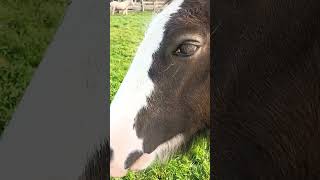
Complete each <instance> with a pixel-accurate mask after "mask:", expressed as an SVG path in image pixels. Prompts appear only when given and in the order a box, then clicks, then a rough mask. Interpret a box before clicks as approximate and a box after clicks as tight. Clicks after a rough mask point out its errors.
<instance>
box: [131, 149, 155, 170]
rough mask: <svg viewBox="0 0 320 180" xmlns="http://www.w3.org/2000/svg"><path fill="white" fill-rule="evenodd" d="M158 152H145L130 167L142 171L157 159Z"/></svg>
mask: <svg viewBox="0 0 320 180" xmlns="http://www.w3.org/2000/svg"><path fill="white" fill-rule="evenodd" d="M155 157H156V153H155V152H153V153H151V154H146V153H144V154H143V155H142V156H141V157H140V158H139V159H138V160H137V161H136V162H135V163H133V165H132V166H131V167H130V170H132V171H141V170H144V169H146V168H147V167H148V166H150V165H151V163H152V162H153V161H154V160H155Z"/></svg>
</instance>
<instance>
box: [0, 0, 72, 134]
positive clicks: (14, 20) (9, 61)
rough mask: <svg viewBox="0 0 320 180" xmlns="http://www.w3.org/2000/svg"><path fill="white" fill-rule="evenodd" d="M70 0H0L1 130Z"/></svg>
mask: <svg viewBox="0 0 320 180" xmlns="http://www.w3.org/2000/svg"><path fill="white" fill-rule="evenodd" d="M66 4H67V0H46V1H43V0H20V1H14V0H1V1H0V85H1V86H0V134H1V132H2V130H3V128H4V126H5V125H6V124H7V123H8V121H9V120H10V119H11V116H12V113H13V112H14V109H15V107H16V105H17V104H18V103H19V101H20V99H21V97H22V95H23V93H24V91H25V89H26V87H27V85H28V84H29V82H30V80H31V77H32V74H33V72H34V70H35V69H36V68H37V66H38V65H39V63H40V61H41V59H42V56H43V54H44V51H45V50H46V48H47V46H48V44H49V43H50V41H51V39H52V38H53V35H54V33H55V31H56V29H57V27H58V25H59V24H60V22H61V19H62V16H63V14H64V11H65V7H66Z"/></svg>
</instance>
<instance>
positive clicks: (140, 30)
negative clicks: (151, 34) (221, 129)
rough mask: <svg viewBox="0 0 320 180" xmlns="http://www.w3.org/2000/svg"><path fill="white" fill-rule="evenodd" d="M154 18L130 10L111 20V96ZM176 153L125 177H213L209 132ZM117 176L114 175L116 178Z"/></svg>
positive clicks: (184, 179) (134, 179) (186, 179)
mask: <svg viewBox="0 0 320 180" xmlns="http://www.w3.org/2000/svg"><path fill="white" fill-rule="evenodd" d="M151 18H152V13H151V12H137V13H129V15H127V16H123V15H118V14H117V15H114V16H111V21H110V28H111V29H110V54H111V59H110V85H111V87H110V88H111V89H110V96H111V97H110V98H111V100H112V98H113V96H114V95H115V93H116V91H117V89H118V88H119V86H120V84H121V82H122V80H123V78H124V76H125V74H126V72H127V70H128V68H129V66H130V63H131V60H132V58H133V56H134V54H135V51H136V50H137V47H138V45H139V43H140V42H141V41H142V39H143V35H144V32H145V30H146V28H147V25H148V23H149V22H150V20H151ZM186 150H187V151H183V152H180V153H177V154H176V155H173V156H172V157H171V158H170V159H169V160H168V162H166V163H165V164H160V163H155V164H154V165H153V166H152V167H150V168H148V169H146V170H144V171H142V172H138V173H133V172H130V173H129V174H128V175H127V176H126V177H124V178H117V179H123V180H137V179H141V180H156V179H170V180H171V179H172V180H179V179H181V180H189V179H190V180H191V179H209V177H210V146H209V138H208V132H203V133H201V134H200V135H199V136H198V137H196V138H195V139H194V140H193V141H192V143H191V144H190V147H188V148H186ZM112 179H114V178H112Z"/></svg>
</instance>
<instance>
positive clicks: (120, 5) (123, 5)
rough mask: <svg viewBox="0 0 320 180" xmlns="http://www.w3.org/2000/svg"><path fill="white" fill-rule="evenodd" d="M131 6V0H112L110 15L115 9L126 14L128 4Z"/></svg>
mask: <svg viewBox="0 0 320 180" xmlns="http://www.w3.org/2000/svg"><path fill="white" fill-rule="evenodd" d="M130 5H131V6H133V5H134V3H133V0H126V1H123V2H119V1H112V2H110V11H111V12H112V15H114V13H115V12H116V11H118V12H119V13H120V11H122V14H125V15H127V14H128V8H129V6H130Z"/></svg>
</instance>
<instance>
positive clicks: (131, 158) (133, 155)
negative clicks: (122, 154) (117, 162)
mask: <svg viewBox="0 0 320 180" xmlns="http://www.w3.org/2000/svg"><path fill="white" fill-rule="evenodd" d="M142 154H143V152H142V151H134V152H132V153H130V154H129V156H128V158H127V160H126V161H125V162H124V168H125V169H128V168H129V167H130V166H131V165H132V164H133V163H134V162H135V161H136V160H138V159H139V158H140V157H141V156H142Z"/></svg>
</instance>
